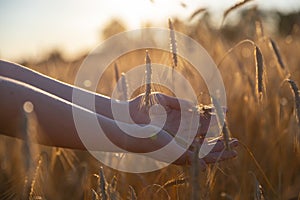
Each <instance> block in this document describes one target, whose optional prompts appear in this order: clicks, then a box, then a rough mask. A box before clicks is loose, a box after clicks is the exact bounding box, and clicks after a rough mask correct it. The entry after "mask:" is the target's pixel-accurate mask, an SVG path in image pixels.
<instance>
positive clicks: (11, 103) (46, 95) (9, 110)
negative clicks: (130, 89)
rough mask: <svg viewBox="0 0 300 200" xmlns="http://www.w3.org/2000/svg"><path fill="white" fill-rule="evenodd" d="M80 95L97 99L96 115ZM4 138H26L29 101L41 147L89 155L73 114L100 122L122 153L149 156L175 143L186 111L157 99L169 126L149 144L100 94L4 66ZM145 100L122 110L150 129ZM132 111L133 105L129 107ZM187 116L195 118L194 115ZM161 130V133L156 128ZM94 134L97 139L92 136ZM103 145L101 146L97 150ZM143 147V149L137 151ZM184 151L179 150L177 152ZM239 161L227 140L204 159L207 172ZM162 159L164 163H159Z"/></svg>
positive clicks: (0, 78)
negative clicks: (79, 101)
mask: <svg viewBox="0 0 300 200" xmlns="http://www.w3.org/2000/svg"><path fill="white" fill-rule="evenodd" d="M73 89H76V90H78V91H80V92H83V93H84V94H85V95H93V96H94V95H95V96H96V98H95V101H96V102H95V103H96V113H94V112H92V111H90V110H87V109H86V108H84V107H82V106H81V105H74V104H73V103H72V91H73ZM0 95H1V102H0V111H1V112H0V133H1V134H5V135H8V136H14V137H18V138H22V137H23V136H22V133H21V130H20V124H21V123H22V120H23V119H22V116H23V115H22V112H23V111H22V108H23V104H24V102H26V101H30V102H32V103H33V105H34V113H35V115H36V117H37V119H38V124H39V126H38V130H39V131H38V132H39V133H40V135H39V136H38V138H37V141H38V142H39V143H41V144H45V145H50V146H59V147H68V148H75V149H85V148H86V147H85V146H84V145H83V144H82V142H81V140H80V138H79V136H78V135H77V130H76V127H75V124H74V120H73V116H72V109H74V108H75V109H77V110H78V111H79V112H80V113H82V114H83V115H84V116H86V118H89V117H92V116H95V115H96V117H97V119H98V121H99V123H100V124H101V127H102V128H103V130H104V132H105V133H104V134H105V135H106V136H107V137H108V138H109V140H110V141H112V142H113V143H114V144H116V145H117V146H118V147H120V149H123V150H126V151H130V152H137V153H145V152H150V151H154V150H157V149H159V148H161V147H163V146H165V145H166V144H168V143H169V142H171V141H172V139H173V136H174V135H175V134H176V132H177V129H174V128H173V127H176V124H178V122H180V115H181V113H180V106H179V104H178V101H184V100H178V99H176V98H174V97H169V96H167V95H163V94H157V99H158V103H159V104H160V105H162V106H163V107H164V108H165V109H166V110H167V121H166V123H165V126H164V128H163V130H160V131H159V132H158V134H157V137H156V139H155V140H153V139H149V138H136V137H132V136H129V135H128V134H126V133H124V132H123V131H122V130H121V129H120V128H119V127H118V126H117V125H116V121H115V120H114V119H113V115H112V111H111V106H110V105H111V101H113V100H111V99H110V98H108V97H105V96H103V95H100V94H95V93H91V92H88V91H86V90H83V89H80V88H76V87H74V86H72V85H68V84H65V83H63V82H60V81H57V80H55V79H51V78H49V77H47V76H45V75H42V74H40V73H37V72H34V71H32V70H30V69H27V68H25V67H22V66H19V65H16V64H13V63H9V62H5V61H0ZM141 98H142V96H139V97H137V98H135V99H133V100H131V101H129V102H120V103H119V104H118V105H119V106H120V109H123V108H121V107H122V106H124V105H125V104H126V103H129V107H130V112H131V116H132V118H133V120H134V122H135V123H138V124H147V123H149V115H148V112H147V111H146V110H141V109H140V107H139V102H140V100H141ZM184 105H186V106H191V103H189V102H187V101H184ZM126 106H127V105H126ZM186 115H189V113H188V111H187V113H186ZM199 119H200V122H201V124H202V126H201V127H200V128H199V129H197V134H198V136H204V135H205V133H206V130H207V124H209V122H210V120H211V117H210V116H209V117H208V116H200V118H199ZM118 120H119V121H122V122H123V123H124V125H125V126H127V127H128V128H129V129H132V130H136V125H134V124H129V123H128V122H127V121H126V119H124V120H122V119H118ZM153 128H155V127H153ZM91 134H92V133H91ZM98 143H99V144H101V145H97V144H98ZM137 144H138V145H137ZM231 146H232V147H236V146H237V141H236V140H233V141H232V142H231ZM94 148H95V149H97V150H101V151H120V150H119V149H109V148H110V147H109V146H107V145H106V141H105V139H103V141H94ZM176 148H178V149H180V148H181V147H180V146H179V145H178V147H176ZM192 155H193V153H192V151H190V150H187V151H185V153H184V154H183V155H182V156H181V157H180V158H179V159H178V160H176V161H175V162H174V163H175V164H179V165H183V164H186V163H190V162H191V158H192ZM235 156H236V152H235V151H227V150H225V151H224V145H223V142H222V141H221V140H218V141H216V144H215V146H214V148H213V149H212V151H211V152H210V153H209V154H208V155H207V156H206V157H204V158H203V159H199V163H200V166H201V168H202V169H204V168H205V165H206V164H208V163H214V162H216V161H218V160H226V159H230V158H233V157H235ZM157 159H159V158H157Z"/></svg>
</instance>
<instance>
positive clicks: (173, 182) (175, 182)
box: [162, 177, 188, 188]
mask: <svg viewBox="0 0 300 200" xmlns="http://www.w3.org/2000/svg"><path fill="white" fill-rule="evenodd" d="M187 180H188V178H187V177H184V178H181V177H179V178H175V179H171V180H169V181H167V182H166V183H165V184H163V186H162V187H163V188H168V187H172V186H178V185H183V184H185V183H187Z"/></svg>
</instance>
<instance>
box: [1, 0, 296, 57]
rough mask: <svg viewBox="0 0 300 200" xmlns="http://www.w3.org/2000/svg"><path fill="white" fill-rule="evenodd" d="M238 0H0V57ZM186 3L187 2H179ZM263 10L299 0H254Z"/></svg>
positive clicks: (84, 46) (90, 39)
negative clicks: (112, 24) (114, 24)
mask: <svg viewBox="0 0 300 200" xmlns="http://www.w3.org/2000/svg"><path fill="white" fill-rule="evenodd" d="M236 2H237V0H126V1H124V0H77V1H75V0H51V1H50V0H49V1H46V0H0V59H5V60H11V61H17V60H20V59H22V58H30V59H36V60H39V58H41V57H43V56H44V54H46V53H48V52H50V51H51V50H53V49H61V50H62V51H63V53H64V55H65V57H67V58H72V56H76V55H79V54H81V53H82V52H85V51H89V50H92V49H93V48H94V47H95V46H96V45H97V44H98V43H99V42H100V32H101V30H102V28H103V27H105V25H106V24H107V23H108V21H109V20H111V19H112V18H120V19H122V21H124V22H125V23H126V26H127V28H128V29H136V28H139V27H142V26H143V24H145V23H146V22H148V21H150V22H151V24H153V25H155V26H156V27H166V26H167V19H168V18H169V17H171V18H172V17H175V16H176V17H178V18H181V19H187V18H188V17H189V16H190V15H191V13H192V12H193V11H195V10H196V9H198V8H200V7H201V8H202V7H203V8H208V10H212V11H215V12H214V13H219V15H220V13H222V11H224V10H225V9H226V8H228V7H230V6H231V5H234V4H235V3H236ZM182 3H184V4H186V7H183V6H182ZM253 3H254V4H257V5H258V6H259V7H261V8H264V9H277V10H280V11H299V10H300V0H256V1H254V2H253Z"/></svg>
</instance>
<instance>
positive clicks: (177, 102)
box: [158, 95, 195, 110]
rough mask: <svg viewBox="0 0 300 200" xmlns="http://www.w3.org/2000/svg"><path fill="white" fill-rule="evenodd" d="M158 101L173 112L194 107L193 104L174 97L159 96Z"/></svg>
mask: <svg viewBox="0 0 300 200" xmlns="http://www.w3.org/2000/svg"><path fill="white" fill-rule="evenodd" d="M158 99H159V100H161V101H162V103H164V104H165V105H166V106H169V107H170V108H171V109H175V110H190V109H192V108H193V107H195V104H194V103H192V102H190V101H187V100H184V99H179V98H176V97H171V96H166V95H164V96H162V95H160V96H159V97H158Z"/></svg>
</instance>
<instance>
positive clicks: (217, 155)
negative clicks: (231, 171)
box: [203, 150, 237, 164]
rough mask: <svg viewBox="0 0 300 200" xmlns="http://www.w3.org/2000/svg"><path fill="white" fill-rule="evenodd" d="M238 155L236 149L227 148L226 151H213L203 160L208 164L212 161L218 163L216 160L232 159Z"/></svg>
mask: <svg viewBox="0 0 300 200" xmlns="http://www.w3.org/2000/svg"><path fill="white" fill-rule="evenodd" d="M236 156H237V152H236V151H233V150H231V151H227V150H225V151H222V152H211V153H209V154H208V155H207V156H205V157H204V158H203V160H204V161H205V162H206V163H207V164H210V163H216V162H220V161H224V160H228V159H232V158H234V157H236Z"/></svg>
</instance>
